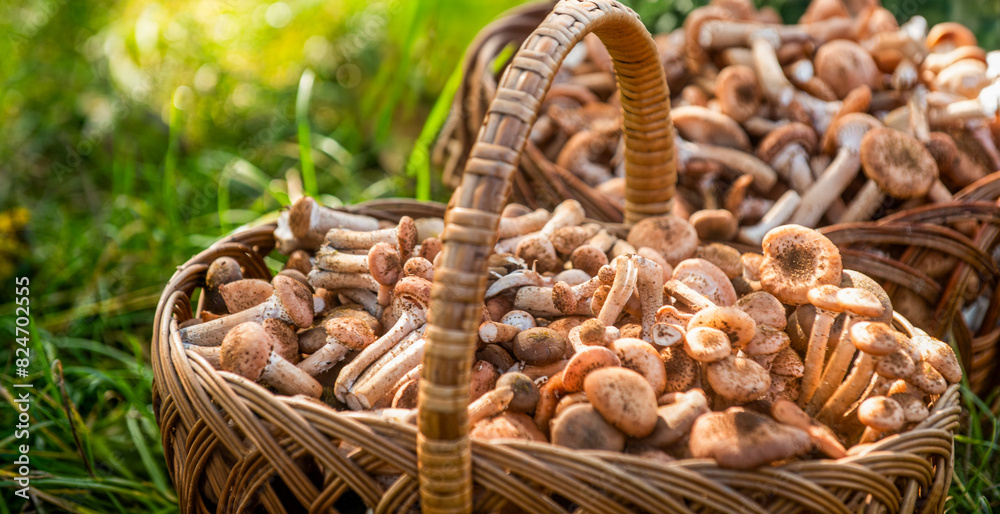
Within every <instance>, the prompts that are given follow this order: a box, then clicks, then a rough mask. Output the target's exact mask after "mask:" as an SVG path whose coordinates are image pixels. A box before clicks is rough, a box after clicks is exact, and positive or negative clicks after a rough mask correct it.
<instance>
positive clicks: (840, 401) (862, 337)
mask: <svg viewBox="0 0 1000 514" xmlns="http://www.w3.org/2000/svg"><path fill="white" fill-rule="evenodd" d="M849 333H850V337H851V342H852V343H854V346H856V347H857V348H858V350H859V352H858V356H857V358H856V359H855V360H854V367H853V368H852V369H851V372H850V373H849V374H848V376H847V378H846V379H845V381H844V382H843V383H842V384H841V385H840V386H839V387H837V390H836V391H834V393H833V395H831V396H830V399H829V400H827V401H826V403H825V404H823V408H822V409H820V411H819V414H818V415H817V416H816V417H817V419H819V420H820V421H822V422H824V423H837V422H839V421H840V419H841V417H842V416H843V415H844V413H845V412H847V411H848V409H849V408H850V407H851V405H852V404H854V402H856V401H857V400H858V399H859V398H861V396H862V394H863V393H864V392H865V389H867V388H868V386H869V384H870V383H871V381H872V375H873V374H874V373H875V364H876V361H875V357H876V356H883V355H888V354H890V353H892V352H893V351H894V350H895V349H896V348H897V347H898V342H897V338H898V337H903V336H902V335H901V334H897V333H896V332H895V331H894V330H893V329H892V328H891V327H889V326H888V325H886V324H885V323H877V322H867V321H861V322H858V323H855V324H854V325H853V326H851V327H850V330H849ZM876 354H877V355H876Z"/></svg>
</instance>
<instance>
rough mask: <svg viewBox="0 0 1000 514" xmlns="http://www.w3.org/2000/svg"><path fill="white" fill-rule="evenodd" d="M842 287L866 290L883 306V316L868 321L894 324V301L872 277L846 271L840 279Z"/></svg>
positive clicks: (858, 272)
mask: <svg viewBox="0 0 1000 514" xmlns="http://www.w3.org/2000/svg"><path fill="white" fill-rule="evenodd" d="M840 287H841V288H849V287H853V288H858V289H864V290H865V291H868V292H869V293H872V294H873V295H875V297H876V298H878V300H879V302H880V303H881V304H882V314H881V315H879V316H878V317H876V318H873V319H870V320H867V321H881V322H882V323H891V322H892V300H890V299H889V295H888V294H887V293H886V292H885V289H882V286H880V285H879V284H878V282H875V281H874V280H872V279H871V277H869V276H868V275H865V274H864V273H861V272H860V271H854V270H850V269H845V270H844V273H843V275H841V277H840ZM855 319H858V318H855Z"/></svg>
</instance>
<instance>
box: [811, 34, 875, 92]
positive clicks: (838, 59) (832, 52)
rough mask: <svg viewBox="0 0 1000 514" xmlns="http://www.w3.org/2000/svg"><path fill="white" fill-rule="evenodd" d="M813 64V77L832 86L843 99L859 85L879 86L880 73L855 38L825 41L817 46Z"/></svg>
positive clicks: (873, 61)
mask: <svg viewBox="0 0 1000 514" xmlns="http://www.w3.org/2000/svg"><path fill="white" fill-rule="evenodd" d="M814 63H815V66H816V76H817V77H819V78H821V79H823V82H826V83H827V85H829V86H830V88H831V89H833V92H834V93H836V94H837V98H844V97H845V96H847V93H849V92H850V91H851V90H852V89H854V88H856V87H858V86H860V85H862V84H864V85H867V86H868V87H870V88H872V89H877V88H879V86H881V83H880V77H881V75H880V74H879V71H878V67H877V66H875V60H874V59H872V56H871V54H869V53H868V51H867V50H865V49H864V48H862V47H861V45H859V44H857V43H855V42H854V41H848V40H846V39H836V40H833V41H829V42H827V43H826V44H824V45H823V46H821V47H819V50H818V51H817V52H816V57H815V59H814Z"/></svg>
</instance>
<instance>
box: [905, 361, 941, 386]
mask: <svg viewBox="0 0 1000 514" xmlns="http://www.w3.org/2000/svg"><path fill="white" fill-rule="evenodd" d="M907 381H908V382H909V383H911V384H913V385H915V386H917V388H918V389H920V390H921V391H923V392H925V393H927V394H943V393H944V392H945V390H947V389H948V382H947V381H946V380H945V379H944V377H943V376H941V373H939V372H938V370H937V369H935V368H934V366H933V365H931V363H929V362H927V361H926V360H923V361H920V362H918V363H917V369H916V370H914V371H913V374H912V375H910V378H909V380H907Z"/></svg>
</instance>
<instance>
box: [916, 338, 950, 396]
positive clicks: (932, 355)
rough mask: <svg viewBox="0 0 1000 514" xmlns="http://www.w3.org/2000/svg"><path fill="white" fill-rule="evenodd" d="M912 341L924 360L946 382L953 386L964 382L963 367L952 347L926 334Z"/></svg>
mask: <svg viewBox="0 0 1000 514" xmlns="http://www.w3.org/2000/svg"><path fill="white" fill-rule="evenodd" d="M911 341H912V342H913V344H914V345H915V346H916V347H917V349H918V350H919V351H920V356H921V357H922V358H923V360H924V361H926V362H928V363H929V364H930V365H931V366H933V367H934V369H936V370H937V371H938V373H940V374H941V376H943V377H944V379H945V380H947V381H948V382H950V383H952V384H955V383H958V382H961V381H962V366H961V365H959V363H958V357H956V356H955V351H954V350H952V349H951V346H948V344H947V343H945V342H944V341H940V340H938V339H935V338H933V337H931V336H928V335H924V334H917V335H916V336H914V337H913V339H911Z"/></svg>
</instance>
